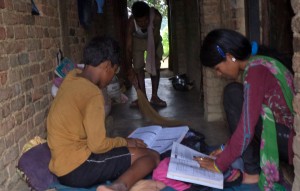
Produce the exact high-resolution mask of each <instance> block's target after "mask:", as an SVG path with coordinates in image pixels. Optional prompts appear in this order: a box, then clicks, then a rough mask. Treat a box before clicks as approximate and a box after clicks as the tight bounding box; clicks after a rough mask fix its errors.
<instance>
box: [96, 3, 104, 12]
mask: <svg viewBox="0 0 300 191" xmlns="http://www.w3.org/2000/svg"><path fill="white" fill-rule="evenodd" d="M96 3H97V8H98V9H97V13H99V14H101V13H103V5H104V0H96Z"/></svg>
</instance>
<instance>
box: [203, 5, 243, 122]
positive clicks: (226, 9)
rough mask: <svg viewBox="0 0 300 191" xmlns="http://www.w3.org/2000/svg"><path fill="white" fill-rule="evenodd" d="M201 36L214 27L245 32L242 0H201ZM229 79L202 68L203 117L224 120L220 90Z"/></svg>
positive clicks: (210, 119)
mask: <svg viewBox="0 0 300 191" xmlns="http://www.w3.org/2000/svg"><path fill="white" fill-rule="evenodd" d="M200 2H201V6H200V7H201V11H200V17H201V37H202V39H203V38H204V37H205V36H206V34H207V33H208V32H210V31H211V30H213V29H216V28H229V29H233V30H237V31H239V32H241V33H244V34H245V15H244V1H243V0H222V1H219V0H201V1H200ZM228 82H229V81H227V80H224V79H220V78H218V77H216V75H215V72H214V71H213V70H212V69H210V68H203V91H204V110H205V119H206V120H208V121H219V120H224V112H223V109H222V108H223V106H222V94H223V92H222V90H223V88H224V86H225V85H226V84H227V83H228Z"/></svg>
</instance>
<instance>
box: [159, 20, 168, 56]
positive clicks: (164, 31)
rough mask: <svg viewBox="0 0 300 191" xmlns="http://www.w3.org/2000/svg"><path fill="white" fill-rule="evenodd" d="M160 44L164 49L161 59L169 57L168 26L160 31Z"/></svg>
mask: <svg viewBox="0 0 300 191" xmlns="http://www.w3.org/2000/svg"><path fill="white" fill-rule="evenodd" d="M161 37H162V44H163V47H164V55H163V57H167V56H169V29H168V25H167V26H165V27H164V29H162V31H161Z"/></svg>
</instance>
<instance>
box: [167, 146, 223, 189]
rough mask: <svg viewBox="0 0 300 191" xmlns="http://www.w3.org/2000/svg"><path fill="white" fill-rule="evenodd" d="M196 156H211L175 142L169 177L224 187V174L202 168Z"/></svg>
mask: <svg viewBox="0 0 300 191" xmlns="http://www.w3.org/2000/svg"><path fill="white" fill-rule="evenodd" d="M194 156H200V157H201V156H202V157H209V156H207V155H205V154H203V153H200V152H198V151H195V150H193V149H190V148H189V147H186V146H184V145H182V144H180V143H173V146H172V152H171V160H170V163H169V168H168V173H167V177H168V178H170V179H174V180H180V181H184V182H189V183H193V184H200V185H204V186H208V187H213V188H219V189H223V180H224V178H223V174H222V173H217V172H212V171H209V170H206V169H204V168H201V167H200V165H199V163H198V162H197V161H195V160H193V157H194Z"/></svg>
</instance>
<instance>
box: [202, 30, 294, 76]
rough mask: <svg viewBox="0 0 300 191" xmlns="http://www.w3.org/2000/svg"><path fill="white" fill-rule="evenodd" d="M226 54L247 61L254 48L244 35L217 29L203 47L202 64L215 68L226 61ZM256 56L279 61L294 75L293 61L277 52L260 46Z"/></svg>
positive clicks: (204, 42) (207, 38)
mask: <svg viewBox="0 0 300 191" xmlns="http://www.w3.org/2000/svg"><path fill="white" fill-rule="evenodd" d="M226 53H230V54H231V55H232V56H233V57H235V58H236V59H238V60H246V59H248V58H249V57H250V56H251V53H252V46H251V43H250V41H249V40H248V39H247V38H246V37H245V36H244V35H242V34H241V33H238V32H236V31H234V30H229V29H216V30H213V31H211V32H209V33H208V35H207V36H206V37H205V38H204V41H203V44H202V47H201V51H200V60H201V63H202V64H203V65H204V66H207V67H211V68H213V67H214V66H216V65H217V64H219V63H220V62H222V61H225V60H226V57H225V56H226ZM256 54H257V55H264V56H269V57H272V58H275V59H277V60H279V61H280V62H281V63H282V64H283V65H285V67H286V68H287V69H288V70H290V72H291V73H294V72H293V69H292V67H291V66H292V64H291V60H290V59H288V58H287V57H286V56H285V55H284V54H281V53H279V52H278V51H277V50H275V49H271V48H268V47H266V46H263V45H259V46H258V51H257V53H256Z"/></svg>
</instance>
